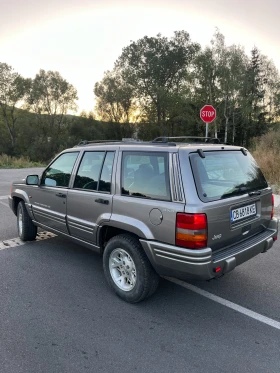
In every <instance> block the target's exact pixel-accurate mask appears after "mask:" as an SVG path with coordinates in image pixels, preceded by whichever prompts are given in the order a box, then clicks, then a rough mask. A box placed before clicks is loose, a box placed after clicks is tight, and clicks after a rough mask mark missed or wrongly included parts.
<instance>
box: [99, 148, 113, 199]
mask: <svg viewBox="0 0 280 373" xmlns="http://www.w3.org/2000/svg"><path fill="white" fill-rule="evenodd" d="M114 156H115V152H107V154H106V157H105V161H104V164H103V167H102V173H101V177H100V180H99V186H98V191H100V192H109V193H110V192H111V179H112V169H113V162H114Z"/></svg>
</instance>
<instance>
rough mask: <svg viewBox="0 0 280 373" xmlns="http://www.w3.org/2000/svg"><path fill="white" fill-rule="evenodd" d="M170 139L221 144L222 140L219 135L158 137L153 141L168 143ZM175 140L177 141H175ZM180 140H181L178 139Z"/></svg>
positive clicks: (154, 142)
mask: <svg viewBox="0 0 280 373" xmlns="http://www.w3.org/2000/svg"><path fill="white" fill-rule="evenodd" d="M170 140H171V141H173V142H200V143H201V142H206V143H209V144H220V143H221V142H220V140H219V139H218V138H217V137H199V136H177V137H157V138H155V139H154V140H153V141H152V143H153V144H156V143H161V144H168V143H170ZM174 140H175V141H174ZM178 140H179V141H178Z"/></svg>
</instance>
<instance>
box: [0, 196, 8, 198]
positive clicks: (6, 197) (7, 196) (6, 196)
mask: <svg viewBox="0 0 280 373" xmlns="http://www.w3.org/2000/svg"><path fill="white" fill-rule="evenodd" d="M8 198H9V196H0V199H8Z"/></svg>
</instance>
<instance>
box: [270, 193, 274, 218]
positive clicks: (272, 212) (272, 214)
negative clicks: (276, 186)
mask: <svg viewBox="0 0 280 373" xmlns="http://www.w3.org/2000/svg"><path fill="white" fill-rule="evenodd" d="M271 199H272V201H271V202H272V210H271V219H272V218H273V216H274V195H273V194H272V196H271Z"/></svg>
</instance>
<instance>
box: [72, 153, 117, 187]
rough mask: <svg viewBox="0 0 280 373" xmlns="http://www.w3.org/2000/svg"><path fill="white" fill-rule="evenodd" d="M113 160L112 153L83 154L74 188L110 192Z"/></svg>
mask: <svg viewBox="0 0 280 373" xmlns="http://www.w3.org/2000/svg"><path fill="white" fill-rule="evenodd" d="M113 160H114V152H105V151H102V152H85V153H84V156H83V159H82V162H81V164H80V166H79V169H78V172H77V175H76V178H75V182H74V188H75V189H88V190H94V191H104V192H110V190H111V175H112V166H113Z"/></svg>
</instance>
